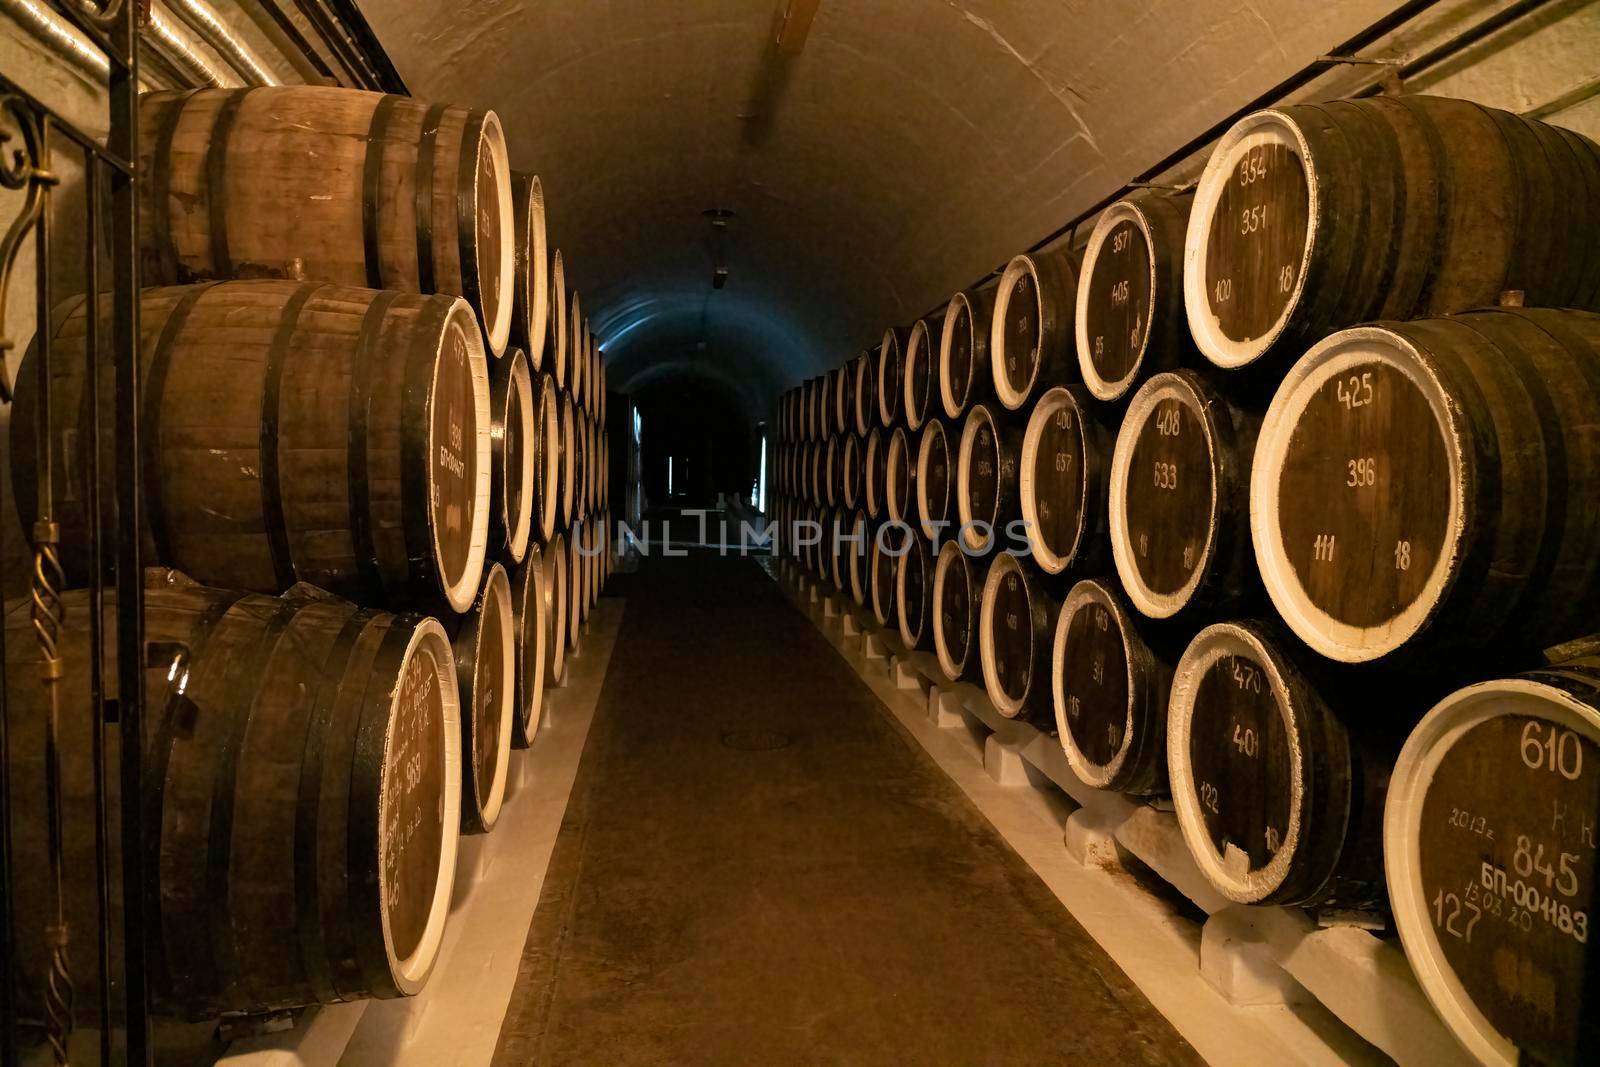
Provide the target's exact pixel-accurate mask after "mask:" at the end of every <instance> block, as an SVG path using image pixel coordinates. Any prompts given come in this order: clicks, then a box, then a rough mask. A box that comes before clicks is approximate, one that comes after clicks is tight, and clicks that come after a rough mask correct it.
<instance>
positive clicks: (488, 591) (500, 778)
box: [451, 563, 518, 834]
mask: <svg viewBox="0 0 1600 1067" xmlns="http://www.w3.org/2000/svg"><path fill="white" fill-rule="evenodd" d="M513 614H514V613H513V611H512V603H511V580H510V579H509V578H508V577H507V576H506V570H505V568H504V567H502V566H501V565H500V564H498V563H491V564H489V566H488V568H487V569H486V570H485V571H484V576H483V588H482V589H481V590H479V592H478V599H477V600H476V601H475V602H474V603H473V605H472V610H471V611H469V612H467V613H466V614H465V615H462V616H459V617H458V618H457V619H456V620H455V627H454V629H455V636H454V638H453V640H452V642H451V647H452V649H453V651H454V652H455V661H456V682H457V685H458V687H459V690H460V697H461V701H460V706H461V832H462V833H467V834H481V833H487V832H489V831H490V830H492V829H494V824H495V822H496V821H498V820H499V818H500V805H501V803H502V802H503V801H504V800H505V795H506V773H507V770H508V768H509V764H510V761H511V731H512V728H513V726H512V724H513V723H514V722H515V721H516V719H517V717H518V716H517V639H516V633H517V631H516V622H515V619H514V618H513Z"/></svg>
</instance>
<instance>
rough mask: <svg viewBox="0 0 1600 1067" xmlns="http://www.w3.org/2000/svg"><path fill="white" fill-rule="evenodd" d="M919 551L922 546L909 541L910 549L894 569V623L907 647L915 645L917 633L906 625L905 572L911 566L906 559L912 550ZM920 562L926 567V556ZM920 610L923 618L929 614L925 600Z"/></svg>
mask: <svg viewBox="0 0 1600 1067" xmlns="http://www.w3.org/2000/svg"><path fill="white" fill-rule="evenodd" d="M921 551H922V546H921V545H919V544H917V543H916V542H915V541H913V542H912V543H911V545H910V551H908V552H907V553H906V554H905V555H903V556H901V557H900V565H899V566H898V567H896V568H895V569H894V615H895V624H896V627H897V629H899V631H900V640H901V641H902V642H903V643H904V644H905V646H906V647H907V648H911V647H912V646H913V645H915V644H916V643H917V640H916V639H917V637H918V636H919V635H918V634H914V633H912V632H911V627H910V626H909V625H907V622H908V620H907V619H906V573H907V572H908V571H909V570H910V569H911V568H909V567H907V566H906V560H908V559H910V558H911V554H912V553H913V552H921ZM922 562H923V566H924V567H926V566H927V559H926V557H924V559H923V561H922ZM922 612H923V616H924V619H926V618H927V617H928V615H929V614H930V612H929V611H928V605H927V602H926V601H924V602H923V605H922Z"/></svg>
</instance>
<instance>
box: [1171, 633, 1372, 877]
mask: <svg viewBox="0 0 1600 1067" xmlns="http://www.w3.org/2000/svg"><path fill="white" fill-rule="evenodd" d="M1285 647H1286V646H1285V644H1284V643H1283V642H1282V641H1281V640H1280V639H1279V638H1278V637H1276V636H1275V635H1274V633H1273V631H1272V630H1271V629H1269V628H1268V627H1266V626H1265V625H1263V624H1260V623H1249V622H1241V623H1234V622H1220V623H1215V624H1213V625H1211V626H1208V627H1206V628H1205V629H1204V630H1201V631H1200V633H1199V634H1198V635H1196V637H1195V638H1194V640H1193V641H1191V642H1190V644H1189V647H1188V648H1187V649H1185V650H1184V653H1183V656H1182V657H1181V658H1180V659H1179V661H1178V664H1177V668H1176V670H1175V671H1174V675H1173V679H1174V680H1173V685H1172V694H1171V698H1170V701H1169V703H1168V706H1167V776H1168V779H1169V781H1170V784H1171V788H1172V801H1173V804H1174V806H1175V807H1176V808H1177V811H1178V822H1179V823H1180V824H1181V825H1182V827H1183V837H1184V840H1185V841H1186V842H1187V843H1188V845H1189V851H1190V852H1191V853H1192V854H1193V855H1194V859H1195V862H1196V863H1197V864H1198V865H1199V867H1200V873H1201V874H1203V875H1204V876H1205V878H1206V880H1207V881H1209V882H1210V883H1211V884H1212V885H1213V886H1215V887H1216V889H1217V891H1218V892H1220V893H1221V894H1222V895H1223V896H1225V897H1227V898H1228V899H1229V900H1233V901H1237V902H1239V903H1241V904H1300V905H1306V906H1312V905H1317V906H1323V907H1329V908H1368V907H1372V906H1374V905H1375V904H1377V903H1379V902H1380V901H1381V900H1382V899H1383V884H1382V876H1383V871H1382V862H1381V854H1380V842H1379V832H1380V829H1381V826H1382V819H1383V789H1384V787H1385V786H1386V784H1387V779H1388V774H1387V768H1386V767H1383V766H1382V765H1381V764H1376V763H1375V761H1373V760H1371V759H1366V758H1363V757H1362V754H1361V752H1360V750H1359V749H1357V748H1356V747H1355V746H1354V745H1353V744H1352V742H1351V738H1350V735H1349V734H1348V733H1347V731H1346V729H1345V727H1344V725H1343V723H1341V722H1340V720H1339V718H1338V717H1337V716H1336V715H1335V714H1334V713H1333V712H1332V711H1330V710H1329V708H1328V706H1327V705H1326V704H1325V703H1323V700H1322V698H1321V697H1320V696H1318V694H1317V691H1316V690H1315V689H1314V688H1313V687H1312V685H1311V683H1310V682H1308V681H1307V679H1306V676H1305V674H1304V673H1303V671H1302V669H1301V667H1300V666H1298V665H1297V664H1296V663H1295V662H1294V661H1293V660H1292V659H1291V658H1290V657H1289V655H1288V654H1287V653H1286V652H1285Z"/></svg>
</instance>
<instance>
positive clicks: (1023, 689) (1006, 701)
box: [978, 552, 1059, 724]
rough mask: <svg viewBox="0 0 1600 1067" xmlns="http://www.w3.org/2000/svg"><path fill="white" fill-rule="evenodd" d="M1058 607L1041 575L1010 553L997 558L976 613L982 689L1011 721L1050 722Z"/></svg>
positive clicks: (998, 555) (1001, 554)
mask: <svg viewBox="0 0 1600 1067" xmlns="http://www.w3.org/2000/svg"><path fill="white" fill-rule="evenodd" d="M1058 610H1059V605H1058V604H1057V603H1056V601H1055V600H1054V598H1052V597H1051V596H1050V595H1049V594H1048V593H1047V592H1045V589H1044V585H1043V583H1042V582H1040V581H1039V572H1038V571H1037V570H1036V569H1035V568H1034V567H1032V566H1031V565H1029V564H1027V563H1025V562H1024V561H1023V560H1021V559H1019V558H1018V557H1016V556H1013V555H1011V554H1010V553H1009V552H1000V553H998V554H996V555H995V557H994V562H993V563H992V564H991V565H990V567H989V575H988V578H987V579H986V580H985V581H984V586H983V601H982V606H981V607H980V609H979V614H978V654H979V656H980V657H981V662H982V664H983V686H984V689H985V690H986V691H987V692H988V694H989V700H990V701H991V702H993V704H994V706H995V710H997V711H998V712H1000V714H1001V715H1004V716H1005V717H1006V718H1008V719H1031V720H1034V721H1036V722H1039V723H1041V724H1042V723H1047V722H1049V721H1050V719H1051V715H1052V710H1051V693H1050V688H1051V685H1050V651H1051V648H1052V643H1053V639H1054V633H1053V628H1054V626H1055V622H1056V613H1057V611H1058Z"/></svg>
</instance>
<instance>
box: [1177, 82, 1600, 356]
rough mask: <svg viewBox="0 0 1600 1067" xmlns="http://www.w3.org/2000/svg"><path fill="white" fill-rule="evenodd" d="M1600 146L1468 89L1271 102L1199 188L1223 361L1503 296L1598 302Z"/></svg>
mask: <svg viewBox="0 0 1600 1067" xmlns="http://www.w3.org/2000/svg"><path fill="white" fill-rule="evenodd" d="M1597 153H1600V147H1597V146H1596V145H1595V144H1594V142H1592V141H1590V140H1588V139H1587V138H1585V137H1582V136H1580V135H1578V134H1576V133H1573V132H1571V131H1570V130H1563V129H1561V128H1559V127H1556V126H1548V125H1546V124H1544V123H1542V122H1535V121H1533V120H1530V119H1523V118H1519V117H1518V116H1516V115H1512V114H1510V113H1508V112H1504V111H1496V110H1495V109H1493V108H1486V107H1482V106H1480V105H1478V104H1473V103H1468V102H1466V101H1464V100H1448V99H1443V98H1439V97H1429V96H1386V97H1373V98H1371V99H1366V100H1335V101H1331V102H1327V103H1321V104H1297V105H1294V106H1291V107H1277V108H1271V109H1268V110H1265V111H1257V112H1254V113H1252V114H1250V115H1247V116H1245V117H1244V118H1243V119H1240V120H1239V121H1238V122H1237V123H1235V124H1234V126H1233V128H1232V129H1230V130H1229V131H1228V132H1227V133H1226V134H1224V135H1223V137H1222V139H1221V140H1220V141H1219V142H1218V143H1217V148H1216V150H1215V151H1214V152H1213V153H1212V155H1211V159H1210V161H1209V162H1208V163H1207V164H1206V169H1205V173H1204V175H1203V176H1202V177H1201V179H1200V184H1199V186H1198V187H1197V188H1196V190H1195V199H1194V209H1193V211H1192V212H1191V213H1190V216H1189V227H1188V234H1187V239H1186V243H1185V252H1184V262H1185V272H1184V306H1185V308H1186V309H1187V312H1188V319H1189V328H1190V330H1191V332H1192V333H1193V335H1194V340H1195V343H1196V344H1197V345H1198V346H1199V348H1200V351H1201V352H1202V353H1204V354H1205V356H1206V357H1207V358H1208V359H1210V360H1211V361H1212V362H1214V363H1216V364H1217V365H1218V366H1222V367H1242V366H1245V365H1247V364H1250V363H1253V362H1255V361H1257V360H1260V359H1262V358H1263V357H1265V356H1267V355H1268V354H1269V353H1273V352H1278V351H1283V352H1289V353H1296V352H1298V351H1299V350H1300V349H1301V348H1303V347H1304V345H1305V344H1306V343H1309V342H1312V341H1315V340H1317V339H1319V338H1322V337H1325V336H1326V335H1327V334H1329V333H1331V332H1333V331H1334V330H1337V329H1340V328H1343V327H1346V326H1351V325H1353V324H1356V323H1361V322H1371V321H1373V320H1377V319H1385V320H1387V319H1413V318H1424V317H1428V316H1437V315H1445V314H1450V313H1454V312H1458V311H1464V310H1466V309H1468V308H1475V307H1486V306H1492V305H1494V304H1496V303H1500V302H1501V299H1500V298H1501V295H1502V294H1503V293H1508V292H1513V293H1517V294H1520V297H1521V300H1522V302H1523V303H1526V304H1528V305H1530V306H1541V307H1580V308H1588V309H1600V276H1597V271H1596V270H1595V265H1594V264H1592V263H1589V264H1587V265H1586V259H1592V258H1593V257H1592V246H1593V241H1592V240H1591V239H1590V237H1589V236H1588V234H1589V233H1592V230H1593V227H1592V226H1590V227H1587V228H1585V227H1582V226H1578V225H1574V222H1575V220H1576V219H1579V218H1587V215H1588V213H1590V212H1592V211H1593V207H1592V205H1594V204H1596V203H1600V167H1597V166H1596V165H1595V160H1596V158H1600V156H1597Z"/></svg>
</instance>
